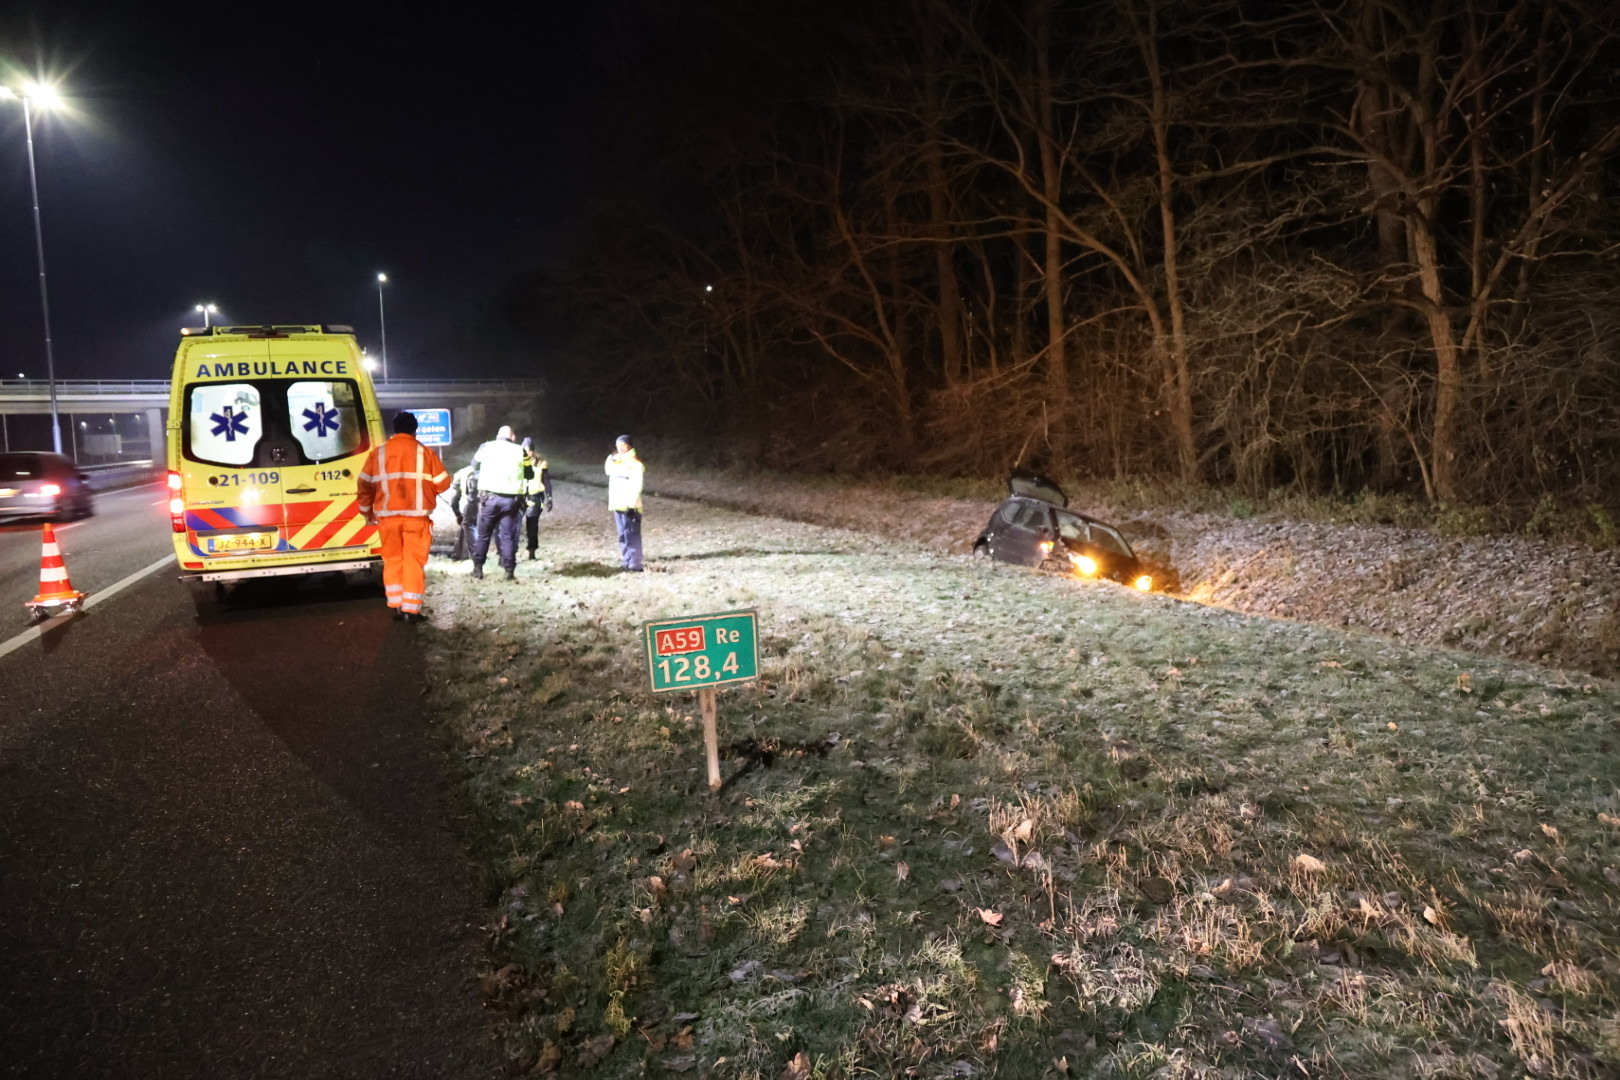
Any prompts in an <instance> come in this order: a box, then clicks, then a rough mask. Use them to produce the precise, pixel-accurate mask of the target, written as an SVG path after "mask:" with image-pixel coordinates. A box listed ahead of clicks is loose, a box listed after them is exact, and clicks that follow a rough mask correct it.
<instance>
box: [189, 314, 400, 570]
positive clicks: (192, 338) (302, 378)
mask: <svg viewBox="0 0 1620 1080" xmlns="http://www.w3.org/2000/svg"><path fill="white" fill-rule="evenodd" d="M382 441H383V426H382V415H381V413H380V412H379V410H378V408H377V394H376V391H375V389H374V388H373V387H372V385H371V377H370V375H369V373H368V372H367V371H366V369H365V366H364V364H363V363H362V359H361V355H360V349H359V347H358V346H357V345H356V344H355V340H354V331H353V330H352V329H350V328H349V327H347V326H308V325H297V326H214V327H207V328H203V329H188V330H185V331H183V336H182V337H181V339H180V348H179V350H178V351H177V352H176V353H175V357H174V378H173V385H172V386H171V388H170V392H169V423H168V465H169V523H170V526H171V528H172V530H173V532H174V550H175V555H176V557H177V558H178V559H179V562H180V576H181V577H182V579H189V580H192V581H207V582H226V581H234V580H239V579H243V578H254V577H272V576H279V575H286V574H311V573H329V572H334V571H341V572H346V573H356V572H361V573H374V572H376V571H377V570H378V568H379V567H380V565H381V555H382V549H381V546H380V542H379V540H378V536H377V530H376V527H375V526H372V525H368V524H367V523H366V520H365V518H364V517H363V516H362V515H361V513H360V507H359V503H358V500H357V482H358V477H359V475H360V470H361V468H362V467H363V466H364V464H365V461H366V455H367V454H368V453H369V452H370V451H371V448H372V447H374V446H377V445H379V444H380V443H381V442H382Z"/></svg>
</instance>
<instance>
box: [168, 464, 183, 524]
mask: <svg viewBox="0 0 1620 1080" xmlns="http://www.w3.org/2000/svg"><path fill="white" fill-rule="evenodd" d="M184 483H185V481H184V480H182V479H181V477H180V474H179V473H177V472H175V471H173V470H172V469H171V470H170V472H169V492H170V495H169V528H171V529H173V530H174V531H175V532H177V533H183V532H185V531H186V500H185V499H184V498H183V497H182V496H181V494H180V488H181V486H182V485H183V484H184Z"/></svg>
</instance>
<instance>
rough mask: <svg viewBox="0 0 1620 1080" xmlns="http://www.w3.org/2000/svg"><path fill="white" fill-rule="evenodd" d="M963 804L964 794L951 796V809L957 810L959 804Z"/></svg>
mask: <svg viewBox="0 0 1620 1080" xmlns="http://www.w3.org/2000/svg"><path fill="white" fill-rule="evenodd" d="M961 805H962V796H960V795H952V796H951V809H952V810H955V809H956V808H957V807H958V806H961Z"/></svg>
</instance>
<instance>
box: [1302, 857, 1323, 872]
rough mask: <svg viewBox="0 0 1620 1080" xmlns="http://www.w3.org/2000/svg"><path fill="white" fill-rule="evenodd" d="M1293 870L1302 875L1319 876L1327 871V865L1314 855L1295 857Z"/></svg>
mask: <svg viewBox="0 0 1620 1080" xmlns="http://www.w3.org/2000/svg"><path fill="white" fill-rule="evenodd" d="M1294 869H1295V870H1298V871H1299V872H1300V873H1303V874H1320V873H1321V872H1322V871H1324V870H1326V869H1327V863H1325V862H1323V861H1322V860H1321V859H1318V858H1317V857H1316V856H1315V855H1295V856H1294Z"/></svg>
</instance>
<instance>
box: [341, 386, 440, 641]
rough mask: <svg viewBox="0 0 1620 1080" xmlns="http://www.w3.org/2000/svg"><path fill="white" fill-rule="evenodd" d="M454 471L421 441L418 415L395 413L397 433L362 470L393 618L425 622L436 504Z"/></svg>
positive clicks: (363, 502)
mask: <svg viewBox="0 0 1620 1080" xmlns="http://www.w3.org/2000/svg"><path fill="white" fill-rule="evenodd" d="M449 486H450V473H449V472H448V471H446V469H445V467H444V462H442V461H440V460H439V455H438V454H435V453H434V452H433V450H432V449H431V448H430V447H426V446H423V445H422V444H421V443H419V442H417V441H416V416H415V415H414V414H412V413H408V412H404V411H401V412H399V413H397V414H395V416H394V437H393V438H391V439H389V440H388V441H387V442H385V443H383V444H382V445H381V446H379V447H376V448H375V449H373V450H372V451H371V453H370V454H369V455H367V457H366V464H365V466H364V467H363V468H362V469H361V470H360V488H359V492H360V512H361V513H362V514H364V515H365V516H366V520H367V521H369V522H371V523H372V524H374V525H376V526H377V532H378V534H379V535H380V537H381V539H382V560H383V591H384V592H385V593H386V594H387V595H388V606H389V607H391V608H393V609H394V618H396V619H403V620H404V621H406V622H421V621H422V619H423V618H425V616H424V615H423V614H422V597H423V594H425V593H426V592H427V574H426V572H425V568H426V566H427V561H428V549H429V548H430V547H431V546H432V545H433V507H434V504H436V503H437V502H438V501H439V494H440V493H441V492H443V491H444V490H445V489H446V488H448V487H449Z"/></svg>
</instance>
